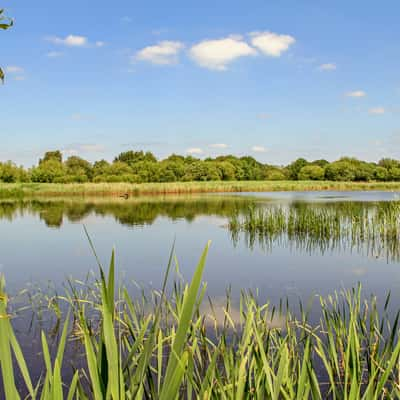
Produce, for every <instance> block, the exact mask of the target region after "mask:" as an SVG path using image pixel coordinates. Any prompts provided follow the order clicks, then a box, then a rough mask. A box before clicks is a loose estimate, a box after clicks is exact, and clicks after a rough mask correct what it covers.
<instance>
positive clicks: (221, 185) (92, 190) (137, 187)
mask: <svg viewBox="0 0 400 400" xmlns="http://www.w3.org/2000/svg"><path fill="white" fill-rule="evenodd" d="M318 190H339V191H352V190H388V191H395V190H396V191H398V190H400V182H337V181H335V182H333V181H209V182H167V183H140V184H133V183H72V184H58V183H0V198H23V197H43V196H47V197H49V196H54V197H56V196H85V197H90V196H95V197H98V196H100V197H101V196H121V195H126V194H127V195H129V196H139V195H140V196H141V195H156V194H185V193H221V192H270V191H318Z"/></svg>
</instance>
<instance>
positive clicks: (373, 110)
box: [368, 107, 385, 115]
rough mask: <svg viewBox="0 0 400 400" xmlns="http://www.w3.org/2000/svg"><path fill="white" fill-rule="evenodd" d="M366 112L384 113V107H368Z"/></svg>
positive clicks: (373, 113)
mask: <svg viewBox="0 0 400 400" xmlns="http://www.w3.org/2000/svg"><path fill="white" fill-rule="evenodd" d="M368 113H369V114H372V115H382V114H385V109H384V108H383V107H374V108H370V109H369V110H368Z"/></svg>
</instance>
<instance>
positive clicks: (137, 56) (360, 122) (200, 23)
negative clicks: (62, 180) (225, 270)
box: [0, 0, 400, 166]
mask: <svg viewBox="0 0 400 400" xmlns="http://www.w3.org/2000/svg"><path fill="white" fill-rule="evenodd" d="M2 7H4V8H5V9H6V12H7V14H8V15H9V16H11V17H13V18H14V19H15V25H14V27H13V29H11V30H9V31H5V32H0V46H1V47H0V48H1V53H0V64H1V66H2V67H3V69H5V70H6V74H7V76H6V82H5V84H4V85H3V86H1V87H0V118H1V123H2V127H1V137H2V145H1V147H0V160H7V159H12V160H14V161H16V162H17V163H22V164H24V165H27V166H29V165H32V164H34V163H36V162H37V159H38V157H39V156H40V155H41V154H42V153H43V152H44V151H45V150H48V149H61V150H63V151H64V153H65V155H66V156H67V155H70V154H78V155H80V156H82V157H85V158H87V159H89V160H96V159H101V158H105V159H109V160H111V159H112V157H113V156H114V155H116V154H118V153H119V152H121V151H124V150H128V149H131V148H133V149H144V150H151V151H153V152H154V153H155V154H156V155H157V156H158V157H165V156H166V155H168V154H170V153H172V152H176V153H181V154H183V153H188V154H190V153H191V154H194V155H197V156H199V157H206V156H209V155H211V156H213V155H216V154H224V153H232V154H237V155H243V154H250V155H253V156H255V157H256V158H257V159H259V160H261V161H264V162H270V163H276V164H283V163H287V162H289V161H291V160H293V159H295V158H296V157H299V156H305V157H307V158H309V159H315V158H327V159H329V160H332V159H335V158H338V157H339V156H342V155H351V156H356V157H360V158H363V159H368V160H378V159H379V158H381V157H383V156H389V157H397V158H400V72H399V71H400V68H399V67H400V46H399V39H400V24H399V23H398V16H399V15H400V3H399V2H398V0H393V1H390V0H389V1H385V2H382V3H377V2H376V1H370V0H367V1H358V0H352V1H340V0H336V1H334V2H329V3H328V2H318V1H312V0H302V1H300V0H299V1H294V0H293V1H285V0H280V1H276V0H275V1H272V0H263V1H248V2H243V1H225V0H222V1H216V0H213V1H208V0H206V1H201V2H193V1H146V2H139V1H127V0H117V1H115V2H112V3H110V2H105V1H84V0H80V1H77V0H73V1H68V2H65V1H61V0H60V1H54V0H53V1H50V0H38V1H35V2H31V1H26V0H3V4H2Z"/></svg>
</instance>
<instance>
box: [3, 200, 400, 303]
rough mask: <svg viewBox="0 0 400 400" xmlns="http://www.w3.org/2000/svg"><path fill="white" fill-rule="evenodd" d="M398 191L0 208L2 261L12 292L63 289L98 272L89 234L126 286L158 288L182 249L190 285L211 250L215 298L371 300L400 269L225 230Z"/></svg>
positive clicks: (397, 279)
mask: <svg viewBox="0 0 400 400" xmlns="http://www.w3.org/2000/svg"><path fill="white" fill-rule="evenodd" d="M397 198H398V194H397V193H391V192H305V193H300V192H284V193H276V192H274V193H248V194H243V193H240V194H226V195H221V194H218V195H214V194H208V195H196V196H180V197H176V196H164V197H154V196H153V197H149V198H145V197H140V198H130V199H127V200H125V199H107V198H97V199H89V200H78V199H45V200H20V201H1V202H0V234H1V238H2V241H1V245H0V246H1V252H0V254H1V258H0V268H1V269H0V271H2V272H4V274H5V276H6V280H7V288H8V290H9V291H10V292H12V293H15V292H17V291H18V290H20V289H22V288H24V287H26V286H27V285H28V284H35V285H39V286H42V287H45V286H46V285H48V283H49V282H51V285H53V286H55V287H57V288H59V287H60V286H61V284H62V283H64V282H65V281H66V279H67V278H69V277H72V278H75V279H85V277H86V275H87V274H88V273H89V272H90V271H93V272H94V273H96V272H97V265H96V260H95V258H94V256H93V253H92V251H91V248H90V246H89V243H88V240H87V238H86V235H85V233H84V229H83V226H85V227H86V228H87V230H88V232H89V234H90V237H91V239H92V241H93V243H94V246H95V248H96V251H97V253H98V255H99V258H100V260H101V262H102V263H103V264H104V265H107V263H108V260H109V257H110V254H111V250H112V248H113V247H115V249H116V254H117V266H118V274H119V277H120V279H123V280H124V282H131V281H135V282H136V283H137V284H139V285H140V286H142V287H144V288H145V289H146V288H148V289H150V288H159V287H160V285H161V282H162V278H163V276H164V272H165V270H166V265H167V262H168V257H169V252H170V250H171V247H172V245H173V242H175V253H176V256H177V259H178V261H179V270H180V273H181V274H182V275H183V276H184V277H185V279H190V277H191V275H192V272H193V270H194V268H195V266H196V263H197V261H198V258H199V256H200V254H201V251H202V249H203V248H204V246H205V244H206V243H207V241H208V240H211V241H212V244H211V249H210V253H209V257H208V261H207V266H206V269H205V275H204V280H205V281H206V282H207V287H208V294H209V295H210V296H212V297H213V298H219V297H222V296H224V294H225V291H226V289H227V287H228V286H230V287H231V289H232V294H233V297H238V296H239V293H240V290H241V289H252V290H256V289H258V291H259V294H260V296H261V297H262V298H264V299H265V298H268V299H269V300H271V301H272V302H277V301H279V299H281V298H283V297H289V299H292V300H295V301H297V300H298V299H299V298H300V299H303V300H307V299H308V298H309V297H310V296H312V295H313V294H322V295H326V294H329V293H332V292H333V291H334V290H337V289H341V288H343V287H344V288H350V287H353V286H355V285H357V283H358V282H361V284H362V285H363V288H364V292H365V293H368V294H369V293H374V294H377V295H380V294H381V295H383V294H386V293H387V292H388V291H389V290H392V291H393V293H396V292H397V293H400V291H399V290H398V289H399V288H400V270H399V263H398V262H397V261H396V260H391V259H388V258H387V257H385V256H384V255H382V254H371V253H368V251H366V250H365V249H358V250H357V249H346V248H340V249H338V248H332V249H328V250H326V251H324V252H322V251H318V250H316V249H313V250H310V249H305V248H301V246H300V247H299V246H296V243H288V242H287V241H285V242H279V241H277V242H274V243H273V245H272V246H269V247H268V248H265V246H262V245H261V244H260V243H258V242H256V243H254V244H253V245H252V246H249V244H248V243H247V242H246V240H245V238H244V237H243V235H239V238H238V240H236V241H234V240H232V234H231V232H230V231H229V229H228V227H227V224H228V220H229V217H230V216H231V215H232V214H234V213H241V212H242V211H244V210H246V209H247V208H248V207H249V205H251V204H256V205H257V207H269V206H271V205H277V204H278V205H282V206H285V207H292V206H293V205H294V204H307V205H309V206H311V207H313V206H315V207H321V206H325V205H326V207H328V206H332V204H342V203H349V202H350V203H351V202H353V203H357V204H360V203H362V204H364V203H365V204H367V203H371V202H374V203H375V202H381V201H385V202H386V201H392V200H396V199H397ZM395 297H396V296H395Z"/></svg>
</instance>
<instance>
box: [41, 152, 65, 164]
mask: <svg viewBox="0 0 400 400" xmlns="http://www.w3.org/2000/svg"><path fill="white" fill-rule="evenodd" d="M50 160H53V161H57V162H59V163H62V160H63V157H62V153H61V151H60V150H54V151H46V153H44V157H43V158H42V159H40V160H39V165H40V164H42V163H44V162H46V161H50Z"/></svg>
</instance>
